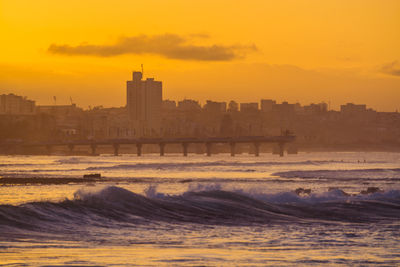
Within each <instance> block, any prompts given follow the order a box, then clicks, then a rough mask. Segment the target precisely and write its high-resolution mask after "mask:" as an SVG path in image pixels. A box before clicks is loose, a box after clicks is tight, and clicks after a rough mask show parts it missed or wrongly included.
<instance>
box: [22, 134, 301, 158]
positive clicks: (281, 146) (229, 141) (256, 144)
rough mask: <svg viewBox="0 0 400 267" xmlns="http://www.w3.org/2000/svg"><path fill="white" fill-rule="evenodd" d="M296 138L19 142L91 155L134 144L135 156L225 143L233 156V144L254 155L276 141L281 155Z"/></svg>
mask: <svg viewBox="0 0 400 267" xmlns="http://www.w3.org/2000/svg"><path fill="white" fill-rule="evenodd" d="M295 139H296V137H295V136H294V135H282V136H239V137H204V138H200V137H193V138H132V139H109V140H79V141H60V142H58V141H55V142H37V143H30V144H19V146H22V147H43V148H45V149H47V151H48V153H51V151H52V149H53V147H55V146H65V147H67V148H68V149H69V151H70V152H73V150H74V148H75V147H76V146H88V147H89V148H90V150H91V153H92V154H93V155H96V150H97V147H98V146H104V145H109V146H112V147H113V151H114V155H115V156H118V155H119V149H120V146H121V145H135V146H136V153H137V156H142V147H143V145H149V144H151V145H158V146H159V148H160V150H159V151H160V156H164V155H165V146H166V145H168V144H181V145H182V154H183V156H185V157H186V156H187V155H188V151H189V150H188V148H189V146H190V144H204V145H205V151H206V153H205V154H206V155H207V156H211V155H212V148H213V146H214V145H215V144H227V145H229V146H230V155H231V156H232V157H234V156H235V146H236V144H238V143H249V144H253V146H254V155H255V156H256V157H258V156H259V155H260V146H261V144H263V143H276V144H278V147H279V155H280V156H281V157H283V155H284V148H285V144H286V143H289V142H293V141H294V140H295Z"/></svg>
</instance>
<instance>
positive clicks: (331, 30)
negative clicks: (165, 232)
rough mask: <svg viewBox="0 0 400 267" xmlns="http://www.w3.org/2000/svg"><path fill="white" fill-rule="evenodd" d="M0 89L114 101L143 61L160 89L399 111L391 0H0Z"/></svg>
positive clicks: (41, 97)
mask: <svg viewBox="0 0 400 267" xmlns="http://www.w3.org/2000/svg"><path fill="white" fill-rule="evenodd" d="M0 33H1V42H0V94H1V93H12V92H13V93H16V94H19V95H24V96H27V97H28V98H30V99H33V100H36V101H37V104H39V105H40V104H52V103H53V96H57V104H68V103H69V101H70V97H71V98H72V99H73V101H74V102H75V103H77V104H78V105H79V106H82V107H84V108H87V107H88V106H89V105H90V106H96V105H103V106H107V107H109V106H123V105H125V90H126V89H125V82H126V80H129V79H130V78H131V72H132V71H133V70H140V65H141V64H144V72H145V74H144V75H145V77H155V78H156V79H157V80H161V81H163V86H164V87H163V90H164V91H163V94H164V99H173V100H180V99H183V98H191V99H198V100H200V101H201V102H203V103H204V101H205V100H207V99H213V100H221V101H222V100H223V101H229V100H231V99H233V100H236V101H238V102H245V101H258V100H259V99H260V98H272V99H276V100H278V101H284V100H286V101H289V102H300V103H302V104H309V103H311V102H321V101H325V102H330V103H331V107H332V108H334V109H337V108H338V105H340V104H342V103H346V102H355V103H366V104H367V105H368V106H369V107H372V108H374V109H378V110H381V111H395V110H396V109H398V110H400V1H398V0H326V1H321V0H304V1H303V0H279V1H278V0H276V1H269V0H247V1H241V0H238V1H232V0H230V1H228V0H213V1H211V0H202V1H188V0H182V1H178V0H170V1H163V0H146V1H128V0H125V1H123V0H113V1H109V0H107V1H106V0H96V1H94V0H84V1H82V0H69V1H54V0H35V1H32V0H0Z"/></svg>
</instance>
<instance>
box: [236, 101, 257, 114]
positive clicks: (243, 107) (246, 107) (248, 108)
mask: <svg viewBox="0 0 400 267" xmlns="http://www.w3.org/2000/svg"><path fill="white" fill-rule="evenodd" d="M257 110H258V103H240V112H254V111H257Z"/></svg>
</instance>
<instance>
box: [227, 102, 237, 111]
mask: <svg viewBox="0 0 400 267" xmlns="http://www.w3.org/2000/svg"><path fill="white" fill-rule="evenodd" d="M228 111H229V112H237V111H239V104H238V103H237V102H235V101H233V100H231V101H230V102H229V104H228Z"/></svg>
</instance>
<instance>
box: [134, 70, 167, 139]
mask: <svg viewBox="0 0 400 267" xmlns="http://www.w3.org/2000/svg"><path fill="white" fill-rule="evenodd" d="M142 78H143V74H142V73H141V72H136V71H135V72H133V75H132V81H127V82H126V93H127V98H126V106H127V109H128V114H129V120H130V123H131V134H132V135H133V136H136V137H140V136H155V135H158V134H159V133H160V127H161V106H162V82H159V81H155V80H154V78H147V79H146V80H143V79H142Z"/></svg>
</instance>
